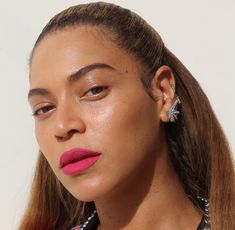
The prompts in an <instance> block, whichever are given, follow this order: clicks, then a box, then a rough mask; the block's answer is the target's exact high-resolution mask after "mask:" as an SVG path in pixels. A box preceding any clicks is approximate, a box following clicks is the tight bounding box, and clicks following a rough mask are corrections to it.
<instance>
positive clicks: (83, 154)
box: [60, 148, 100, 168]
mask: <svg viewBox="0 0 235 230" xmlns="http://www.w3.org/2000/svg"><path fill="white" fill-rule="evenodd" d="M97 155H100V153H98V152H94V151H92V150H88V149H82V148H74V149H71V150H69V151H66V152H64V153H63V154H62V156H61V157H60V167H61V168H63V167H64V166H66V165H67V164H70V163H72V162H76V161H79V160H82V159H85V158H88V157H93V156H97Z"/></svg>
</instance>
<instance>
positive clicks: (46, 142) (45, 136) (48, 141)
mask: <svg viewBox="0 0 235 230" xmlns="http://www.w3.org/2000/svg"><path fill="white" fill-rule="evenodd" d="M48 127H49V126H48V125H43V124H41V123H40V124H38V123H37V122H36V124H35V137H36V140H37V143H38V145H39V148H40V151H41V152H42V153H43V155H44V156H45V157H46V159H47V160H48V162H49V163H50V162H52V156H53V154H49V153H52V152H53V147H54V146H55V145H54V143H52V142H53V141H52V138H51V135H52V134H51V133H50V129H49V128H48Z"/></svg>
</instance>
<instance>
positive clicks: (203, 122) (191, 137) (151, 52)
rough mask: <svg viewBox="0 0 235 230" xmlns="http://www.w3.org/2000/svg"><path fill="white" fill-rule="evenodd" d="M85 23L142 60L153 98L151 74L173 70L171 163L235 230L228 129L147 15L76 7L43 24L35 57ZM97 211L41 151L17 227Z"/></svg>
mask: <svg viewBox="0 0 235 230" xmlns="http://www.w3.org/2000/svg"><path fill="white" fill-rule="evenodd" d="M82 25H85V26H95V27H97V28H101V29H104V30H105V31H108V32H111V34H112V36H113V37H112V41H113V42H114V44H115V45H116V46H117V47H119V48H120V49H123V50H124V51H126V52H127V53H128V54H130V55H132V56H133V57H134V58H135V59H136V60H137V61H138V62H139V63H140V64H141V67H142V70H143V72H142V76H141V80H142V83H143V85H144V88H145V90H146V91H147V92H148V93H149V95H150V96H151V87H150V81H151V76H152V74H153V73H154V72H155V71H156V70H157V69H158V68H159V67H160V66H162V65H167V66H169V67H170V68H171V70H172V72H173V73H174V76H175V80H176V93H177V95H178V96H179V98H180V100H181V106H180V107H179V110H180V116H179V118H178V120H177V122H175V123H164V126H165V132H166V138H167V143H168V147H169V154H170V158H171V161H172V163H173V165H174V168H175V171H176V173H177V174H178V176H179V178H180V180H181V182H182V184H183V187H184V190H185V192H186V193H187V194H189V195H190V198H191V200H192V202H193V203H194V204H195V205H196V206H197V207H198V208H199V209H200V208H201V207H200V204H199V203H198V199H197V197H198V196H201V197H205V198H207V199H209V201H210V223H211V228H212V229H219V230H230V229H235V218H234V216H235V173H234V162H233V159H232V153H231V150H230V148H229V144H228V142H227V139H226V137H225V135H224V132H223V130H222V128H221V126H220V124H219V122H218V120H217V118H216V116H215V114H214V112H213V110H212V108H211V105H210V103H209V101H208V98H207V96H206V95H205V94H204V92H203V91H202V89H201V87H200V85H199V83H198V82H197V81H196V79H195V78H194V77H193V76H192V75H191V73H190V72H189V71H188V70H187V69H186V67H185V66H184V65H183V64H182V63H181V62H180V61H179V60H178V59H177V57H176V56H174V54H173V53H171V51H169V50H168V49H167V48H166V47H165V45H164V43H163V41H162V39H161V37H160V36H159V34H158V33H157V32H156V31H155V30H154V29H153V28H152V27H151V26H150V25H149V24H148V23H147V22H146V21H145V20H144V19H142V18H141V17H140V16H138V15H137V14H135V13H133V12H131V11H130V10H128V9H124V8H122V7H120V6H117V5H114V4H110V3H103V2H97V3H90V4H81V5H76V6H72V7H70V8H68V9H66V10H64V11H62V12H61V13H59V14H57V15H56V16H54V17H53V18H52V19H51V20H50V21H49V23H48V24H47V25H46V26H45V27H44V29H43V30H42V32H41V34H40V35H39V37H38V39H37V41H36V43H35V45H34V48H33V51H32V55H31V60H32V58H33V52H34V50H35V48H36V47H37V45H38V44H39V43H40V42H41V41H42V40H43V38H44V37H45V36H48V35H50V34H53V33H54V32H57V31H61V30H64V29H66V28H73V27H77V26H82ZM78 39H79V38H78ZM146 76H147V77H146ZM201 209H202V208H201ZM93 210H94V203H93V202H89V203H87V202H82V201H79V200H77V199H76V198H74V197H73V196H72V195H71V194H70V193H69V192H68V191H67V190H66V189H65V188H64V187H63V185H62V184H61V183H60V182H59V180H58V179H57V177H56V176H55V175H54V173H53V171H52V169H51V168H50V166H49V164H48V162H47V160H46V159H45V157H44V156H43V154H42V153H41V152H40V153H39V158H38V161H37V167H36V171H35V176H34V180H33V185H32V191H31V197H30V200H29V205H28V207H27V209H26V212H25V215H24V217H23V219H22V222H21V224H20V227H19V229H20V230H31V229H34V230H42V229H43V230H49V229H57V230H60V229H61V230H62V229H69V228H70V227H71V226H73V225H77V224H78V223H79V222H80V221H83V220H84V218H85V217H86V216H87V215H89V214H90V213H91V212H92V211H93ZM202 211H203V210H202Z"/></svg>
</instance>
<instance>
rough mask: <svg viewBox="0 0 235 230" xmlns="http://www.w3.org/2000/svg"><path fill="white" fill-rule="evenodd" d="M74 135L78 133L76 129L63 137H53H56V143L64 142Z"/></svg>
mask: <svg viewBox="0 0 235 230" xmlns="http://www.w3.org/2000/svg"><path fill="white" fill-rule="evenodd" d="M76 133H79V131H78V130H76V129H71V130H70V131H69V132H67V133H66V134H65V135H63V136H55V137H56V139H57V140H58V141H66V140H68V139H70V138H71V137H72V136H73V135H74V134H76Z"/></svg>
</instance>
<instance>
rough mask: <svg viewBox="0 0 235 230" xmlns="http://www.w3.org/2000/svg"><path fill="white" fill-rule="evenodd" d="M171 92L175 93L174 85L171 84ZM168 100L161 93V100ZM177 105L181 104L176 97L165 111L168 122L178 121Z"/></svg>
mask: <svg viewBox="0 0 235 230" xmlns="http://www.w3.org/2000/svg"><path fill="white" fill-rule="evenodd" d="M171 88H172V90H173V91H174V92H175V85H173V84H171ZM167 98H168V96H167V95H166V94H165V93H163V100H164V101H165V100H166V99H167ZM178 104H181V101H180V99H179V97H178V96H176V98H175V101H174V103H173V104H172V106H171V107H170V109H169V110H168V111H167V116H168V118H169V120H170V122H175V121H176V120H177V119H178V115H179V113H180V111H178V110H177V106H178Z"/></svg>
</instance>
